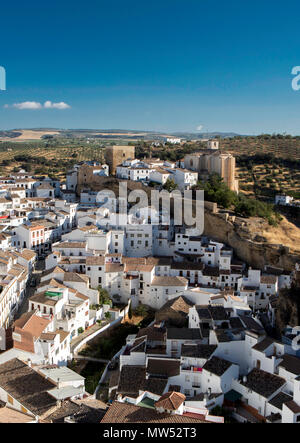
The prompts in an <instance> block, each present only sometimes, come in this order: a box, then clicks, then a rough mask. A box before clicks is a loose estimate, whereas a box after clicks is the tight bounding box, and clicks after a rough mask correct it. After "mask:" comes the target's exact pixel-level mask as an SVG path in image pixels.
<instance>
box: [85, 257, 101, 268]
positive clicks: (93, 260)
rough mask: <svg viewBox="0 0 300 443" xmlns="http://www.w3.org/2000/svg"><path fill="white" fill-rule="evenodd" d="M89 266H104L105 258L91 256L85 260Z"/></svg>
mask: <svg viewBox="0 0 300 443" xmlns="http://www.w3.org/2000/svg"><path fill="white" fill-rule="evenodd" d="M85 262H86V265H87V266H103V265H104V263H105V258H104V257H103V256H97V255H96V256H91V257H89V256H88V257H86V259H85Z"/></svg>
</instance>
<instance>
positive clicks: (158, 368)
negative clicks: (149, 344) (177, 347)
mask: <svg viewBox="0 0 300 443" xmlns="http://www.w3.org/2000/svg"><path fill="white" fill-rule="evenodd" d="M147 372H148V373H149V374H151V375H159V376H162V377H174V376H175V375H179V373H180V360H167V359H154V358H149V359H148V366H147Z"/></svg>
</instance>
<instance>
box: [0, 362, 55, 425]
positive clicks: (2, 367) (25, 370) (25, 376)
mask: <svg viewBox="0 0 300 443" xmlns="http://www.w3.org/2000/svg"><path fill="white" fill-rule="evenodd" d="M0 386H1V388H2V389H4V390H5V391H6V392H7V393H8V394H9V395H11V396H12V397H13V398H14V399H15V400H17V401H18V402H19V403H21V404H22V405H23V406H24V407H25V408H26V409H28V411H30V412H32V413H33V414H35V415H39V416H42V415H44V414H45V413H47V412H49V411H51V410H52V409H53V408H54V407H56V400H55V399H54V398H53V397H52V396H51V395H50V394H48V392H47V391H49V390H50V389H53V388H55V385H54V384H53V383H51V382H50V381H48V380H46V379H45V378H44V377H42V376H41V375H40V374H38V373H37V372H36V371H34V370H33V369H32V368H30V367H29V366H28V365H26V364H25V363H23V362H22V361H20V360H18V359H17V358H14V359H12V360H9V361H7V362H6V363H3V364H0Z"/></svg>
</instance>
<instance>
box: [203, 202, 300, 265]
mask: <svg viewBox="0 0 300 443" xmlns="http://www.w3.org/2000/svg"><path fill="white" fill-rule="evenodd" d="M266 223H267V222H265V221H264V220H261V219H253V220H251V219H250V220H248V219H240V218H237V217H231V216H230V215H229V214H228V213H213V212H211V211H209V210H206V211H205V225H204V234H205V235H208V236H210V237H212V238H214V239H215V240H217V241H220V242H222V243H227V244H228V245H229V246H231V247H232V248H233V249H234V251H235V254H236V255H237V257H238V258H240V259H241V260H243V261H245V262H247V263H248V264H249V265H251V266H253V267H255V268H263V267H264V266H265V265H267V264H268V265H273V266H278V267H280V268H283V269H284V270H286V271H291V270H292V269H294V267H295V263H296V262H300V253H299V252H298V251H296V250H291V249H290V248H289V247H287V246H284V245H281V244H270V243H268V242H267V241H266V239H265V238H264V237H263V236H262V235H261V232H263V227H264V226H263V224H266ZM299 241H300V237H299Z"/></svg>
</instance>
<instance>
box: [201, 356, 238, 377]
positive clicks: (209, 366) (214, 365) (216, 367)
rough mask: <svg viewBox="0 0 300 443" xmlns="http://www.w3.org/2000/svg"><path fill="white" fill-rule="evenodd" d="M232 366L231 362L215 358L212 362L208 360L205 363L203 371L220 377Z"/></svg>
mask: <svg viewBox="0 0 300 443" xmlns="http://www.w3.org/2000/svg"><path fill="white" fill-rule="evenodd" d="M231 365H232V363H231V362H230V361H227V360H224V359H223V358H219V357H215V356H213V357H212V358H211V359H210V360H208V361H207V362H206V363H205V365H204V366H203V369H205V370H206V371H208V372H211V373H212V374H215V375H218V376H219V377H220V376H221V375H223V374H224V373H225V372H226V371H227V369H229V368H230V366H231Z"/></svg>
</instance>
